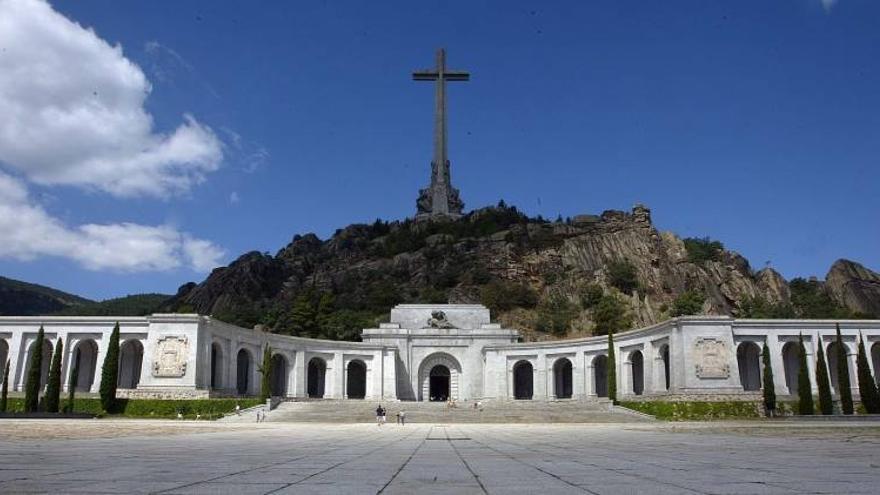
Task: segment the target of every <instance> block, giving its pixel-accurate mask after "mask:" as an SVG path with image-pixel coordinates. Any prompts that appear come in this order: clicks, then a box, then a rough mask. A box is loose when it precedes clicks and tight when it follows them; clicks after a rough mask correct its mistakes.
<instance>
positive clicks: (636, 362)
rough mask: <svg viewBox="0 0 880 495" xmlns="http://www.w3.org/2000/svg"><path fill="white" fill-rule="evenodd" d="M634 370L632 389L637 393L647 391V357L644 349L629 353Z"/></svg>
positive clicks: (631, 367)
mask: <svg viewBox="0 0 880 495" xmlns="http://www.w3.org/2000/svg"><path fill="white" fill-rule="evenodd" d="M629 362H630V369H631V370H632V391H633V393H634V394H636V395H642V394H643V393H645V357H644V356H642V351H633V352H632V353H631V354H630V355H629Z"/></svg>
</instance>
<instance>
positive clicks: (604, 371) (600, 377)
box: [593, 354, 608, 397]
mask: <svg viewBox="0 0 880 495" xmlns="http://www.w3.org/2000/svg"><path fill="white" fill-rule="evenodd" d="M593 380H594V386H595V390H596V397H608V357H607V356H605V355H604V354H602V355H599V356H596V357H595V358H593Z"/></svg>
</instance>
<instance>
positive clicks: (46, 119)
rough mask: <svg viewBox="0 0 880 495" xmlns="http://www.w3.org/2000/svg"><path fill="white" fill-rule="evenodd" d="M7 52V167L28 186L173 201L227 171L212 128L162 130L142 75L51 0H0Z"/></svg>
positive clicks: (2, 76) (0, 38) (2, 90)
mask: <svg viewBox="0 0 880 495" xmlns="http://www.w3.org/2000/svg"><path fill="white" fill-rule="evenodd" d="M0 46H2V47H3V49H4V51H3V55H2V56H0V162H3V163H6V164H7V165H9V166H11V167H13V168H15V169H17V170H19V171H21V172H22V173H23V174H24V175H25V176H27V177H28V179H30V180H32V181H34V182H37V183H40V184H69V185H75V186H79V187H84V188H88V189H97V190H101V191H105V192H107V193H110V194H112V195H115V196H120V197H126V196H157V197H167V196H170V195H176V194H183V193H186V192H187V191H189V190H190V189H191V188H192V187H193V186H194V185H196V184H198V183H200V182H202V181H203V180H204V179H205V176H206V174H208V173H210V172H212V171H214V170H216V169H217V168H218V167H219V166H220V162H221V160H222V158H223V147H222V144H221V142H220V140H219V139H218V138H217V136H216V135H215V134H214V132H213V131H212V130H211V129H210V128H209V127H207V126H205V125H203V124H201V123H199V122H198V121H197V120H196V119H195V118H194V117H192V116H189V115H185V116H184V122H183V123H182V124H181V125H180V126H179V127H177V128H176V129H175V130H174V131H173V132H170V133H159V132H157V131H155V130H154V129H153V119H152V117H151V115H150V114H149V113H147V112H146V110H145V109H144V106H143V105H144V100H145V99H146V97H147V96H148V95H149V93H150V91H151V86H150V83H149V81H148V80H147V79H146V77H145V76H144V73H143V71H142V70H141V69H140V68H139V67H138V66H137V65H135V64H134V63H132V62H131V61H130V60H128V59H127V58H125V56H124V55H123V53H122V48H121V47H120V46H119V45H116V46H111V45H110V44H108V43H107V42H106V41H104V40H102V39H101V38H99V37H98V36H97V34H96V33H95V32H94V31H93V30H91V29H86V28H84V27H82V26H80V25H79V24H77V23H75V22H72V21H71V20H69V19H67V18H65V17H64V16H62V15H61V14H59V13H58V12H56V11H54V10H53V9H52V7H51V6H50V5H49V4H47V3H45V2H44V1H42V0H0Z"/></svg>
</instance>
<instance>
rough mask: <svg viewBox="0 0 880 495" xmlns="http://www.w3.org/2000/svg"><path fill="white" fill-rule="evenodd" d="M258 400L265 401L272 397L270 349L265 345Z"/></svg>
mask: <svg viewBox="0 0 880 495" xmlns="http://www.w3.org/2000/svg"><path fill="white" fill-rule="evenodd" d="M260 375H262V376H261V380H260V399H262V400H264V401H265V400H266V399H268V398H269V397H271V396H272V348H271V347H270V346H269V344H266V348H265V349H263V365H262V366H260Z"/></svg>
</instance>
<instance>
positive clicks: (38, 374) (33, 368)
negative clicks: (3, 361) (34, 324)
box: [24, 325, 44, 412]
mask: <svg viewBox="0 0 880 495" xmlns="http://www.w3.org/2000/svg"><path fill="white" fill-rule="evenodd" d="M43 339H44V332H43V326H42V325H40V330H39V331H38V332H37V339H36V340H35V341H34V343H33V344H31V345H32V347H31V349H33V351H31V356H30V365H29V368H28V373H27V382H25V386H24V394H25V395H24V410H25V411H27V412H34V411H36V410H37V406H38V405H39V401H40V385H41V383H40V380H41V379H42V368H43Z"/></svg>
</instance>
